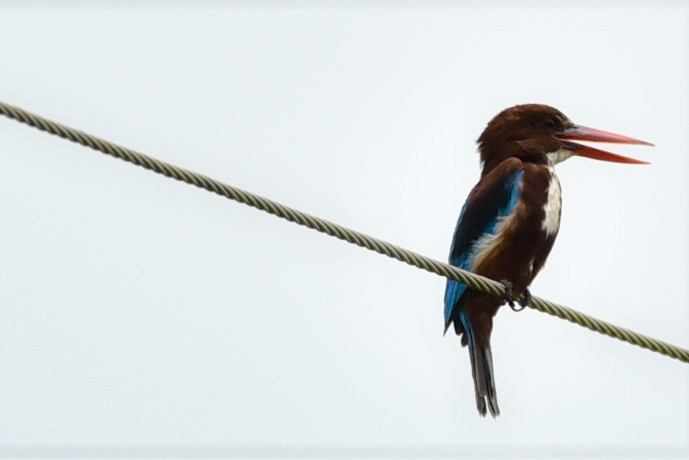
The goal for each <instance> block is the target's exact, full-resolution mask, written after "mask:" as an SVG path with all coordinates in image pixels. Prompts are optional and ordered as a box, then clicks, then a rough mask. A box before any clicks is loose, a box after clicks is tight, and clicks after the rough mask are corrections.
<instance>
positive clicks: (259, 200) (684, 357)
mask: <svg viewBox="0 0 689 460" xmlns="http://www.w3.org/2000/svg"><path fill="white" fill-rule="evenodd" d="M0 113H1V114H2V115H4V116H6V117H8V118H12V119H14V120H17V121H19V122H21V123H25V124H27V125H29V126H32V127H34V128H38V129H40V130H42V131H45V132H47V133H50V134H54V135H56V136H59V137H62V138H64V139H67V140H70V141H72V142H76V143H78V144H81V145H83V146H86V147H90V148H92V149H94V150H97V151H99V152H102V153H105V154H107V155H111V156H113V157H115V158H119V159H121V160H124V161H127V162H129V163H133V164H135V165H137V166H141V167H143V168H146V169H148V170H151V171H153V172H156V173H158V174H162V175H164V176H167V177H170V178H173V179H176V180H179V181H182V182H186V183H187V184H191V185H195V186H196V187H199V188H202V189H205V190H208V191H209V192H213V193H216V194H218V195H221V196H224V197H226V198H229V199H231V200H234V201H238V202H240V203H244V204H246V205H248V206H251V207H254V208H256V209H260V210H262V211H265V212H267V213H269V214H272V215H274V216H278V217H281V218H283V219H286V220H288V221H290V222H294V223H297V224H299V225H303V226H305V227H308V228H312V229H314V230H317V231H319V232H321V233H325V234H326V235H330V236H334V237H336V238H339V239H341V240H344V241H347V242H348V243H352V244H356V245H357V246H361V247H363V248H366V249H369V250H371V251H375V252H377V253H379V254H383V255H386V256H388V257H391V258H393V259H397V260H399V261H402V262H405V263H407V264H409V265H413V266H415V267H418V268H421V269H423V270H426V271H429V272H431V273H435V274H437V275H440V276H444V277H445V278H450V279H454V280H457V281H461V282H462V283H465V284H466V285H468V286H469V287H471V288H472V289H476V290H479V291H481V292H486V293H489V294H493V295H496V296H500V297H504V296H505V288H504V286H503V285H502V284H501V283H498V282H496V281H493V280H490V279H488V278H484V277H482V276H479V275H476V274H474V273H471V272H467V271H464V270H461V269H459V268H457V267H453V266H451V265H448V264H446V263H443V262H440V261H438V260H435V259H432V258H430V257H426V256H423V255H421V254H417V253H415V252H413V251H409V250H407V249H404V248H401V247H399V246H396V245H394V244H390V243H388V242H386V241H383V240H380V239H378V238H374V237H372V236H369V235H366V234H363V233H360V232H357V231H355V230H352V229H349V228H346V227H343V226H340V225H338V224H335V223H333V222H330V221H327V220H325V219H321V218H319V217H316V216H312V215H310V214H307V213H304V212H301V211H298V210H296V209H293V208H290V207H289V206H285V205H283V204H280V203H277V202H275V201H272V200H269V199H267V198H264V197H261V196H258V195H255V194H253V193H250V192H247V191H245V190H241V189H239V188H236V187H233V186H231V185H227V184H224V183H222V182H219V181H217V180H215V179H212V178H210V177H208V176H205V175H203V174H198V173H195V172H193V171H189V170H187V169H184V168H180V167H178V166H174V165H172V164H170V163H166V162H164V161H161V160H157V159H155V158H152V157H149V156H147V155H144V154H143V153H140V152H136V151H134V150H130V149H127V148H125V147H122V146H119V145H117V144H113V143H111V142H108V141H106V140H103V139H100V138H98V137H95V136H92V135H90V134H87V133H84V132H82V131H79V130H76V129H73V128H69V127H67V126H64V125H62V124H60V123H57V122H54V121H51V120H48V119H46V118H43V117H40V116H38V115H35V114H32V113H30V112H27V111H25V110H22V109H20V108H18V107H15V106H12V105H9V104H6V103H4V102H1V101H0ZM517 300H522V301H523V300H524V298H523V296H521V297H520V298H519V299H517ZM529 307H531V308H533V309H535V310H538V311H541V312H544V313H548V314H549V315H552V316H555V317H557V318H560V319H564V320H567V321H569V322H572V323H574V324H578V325H580V326H583V327H585V328H587V329H590V330H592V331H595V332H598V333H601V334H604V335H607V336H610V337H614V338H616V339H619V340H622V341H624V342H627V343H630V344H632V345H636V346H639V347H641V348H646V349H647V350H651V351H654V352H656V353H660V354H663V355H666V356H669V357H671V358H674V359H677V360H680V361H683V362H685V363H689V350H686V349H684V348H681V347H678V346H675V345H672V344H669V343H667V342H663V341H662V340H658V339H654V338H652V337H648V336H645V335H643V334H639V333H637V332H634V331H631V330H629V329H625V328H621V327H619V326H615V325H614V324H611V323H608V322H606V321H602V320H599V319H597V318H594V317H592V316H589V315H586V314H584V313H581V312H578V311H576V310H574V309H571V308H569V307H565V306H563V305H558V304H556V303H553V302H550V301H548V300H545V299H541V298H539V297H536V296H533V297H532V299H531V303H530V304H529Z"/></svg>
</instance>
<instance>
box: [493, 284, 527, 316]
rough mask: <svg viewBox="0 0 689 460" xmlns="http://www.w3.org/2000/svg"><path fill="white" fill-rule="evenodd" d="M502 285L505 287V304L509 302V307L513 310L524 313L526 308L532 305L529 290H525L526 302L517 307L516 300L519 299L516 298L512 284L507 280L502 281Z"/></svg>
mask: <svg viewBox="0 0 689 460" xmlns="http://www.w3.org/2000/svg"><path fill="white" fill-rule="evenodd" d="M500 283H501V284H502V285H503V286H504V287H505V302H507V305H509V306H510V308H511V309H512V310H514V311H522V310H523V309H524V308H526V307H528V306H529V305H531V292H529V289H528V288H527V289H524V301H523V302H518V303H519V306H517V305H515V300H517V299H515V298H514V291H513V285H512V283H511V282H510V281H507V280H501V281H500Z"/></svg>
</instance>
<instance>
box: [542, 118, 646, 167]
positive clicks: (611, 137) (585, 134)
mask: <svg viewBox="0 0 689 460" xmlns="http://www.w3.org/2000/svg"><path fill="white" fill-rule="evenodd" d="M555 137H556V138H557V139H560V140H562V141H563V142H562V147H563V148H565V149H567V150H570V151H571V152H573V153H574V154H576V155H579V156H582V157H586V158H593V159H594V160H602V161H612V162H613V163H628V164H638V165H647V164H650V163H648V162H646V161H641V160H635V159H634V158H629V157H624V156H622V155H617V154H616V153H610V152H606V151H605V150H600V149H596V148H593V147H589V146H587V145H582V144H577V143H576V142H568V140H577V141H591V142H609V143H614V144H638V145H650V146H653V144H651V143H650V142H646V141H640V140H639V139H634V138H631V137H627V136H622V135H620V134H615V133H609V132H607V131H601V130H599V129H593V128H587V127H586V126H577V125H575V126H573V127H571V128H567V129H565V130H564V131H562V132H560V133H558V134H556V135H555Z"/></svg>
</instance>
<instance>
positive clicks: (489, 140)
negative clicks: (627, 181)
mask: <svg viewBox="0 0 689 460" xmlns="http://www.w3.org/2000/svg"><path fill="white" fill-rule="evenodd" d="M572 140H585V141H593V142H611V143H618V144H644V145H653V144H650V143H648V142H644V141H640V140H638V139H633V138H631V137H627V136H621V135H619V134H613V133H609V132H606V131H601V130H598V129H593V128H587V127H585V126H579V125H575V124H574V123H572V121H571V120H570V119H569V118H567V117H566V116H565V115H564V114H563V113H562V112H560V111H559V110H557V109H555V108H553V107H550V106H547V105H543V104H523V105H516V106H514V107H510V108H509V109H505V110H503V111H502V112H500V113H499V114H497V115H496V116H495V117H494V118H493V119H492V120H491V121H490V122H489V123H488V126H486V129H485V130H484V131H483V133H482V134H481V136H480V137H479V138H478V141H477V142H478V148H479V152H480V153H481V163H482V164H483V174H486V173H487V172H488V171H490V170H491V169H493V168H494V167H495V166H497V165H498V164H500V163H501V162H502V161H503V160H505V159H507V158H509V157H517V158H519V159H520V160H522V161H524V162H530V163H536V164H544V165H545V164H550V165H554V164H557V163H559V162H561V161H564V160H566V159H567V158H569V157H571V156H573V155H578V156H583V157H587V158H593V159H596V160H603V161H612V162H617V163H634V164H647V163H646V162H645V161H639V160H635V159H633V158H627V157H623V156H621V155H617V154H614V153H610V152H606V151H604V150H599V149H595V148H593V147H589V146H585V145H581V144H577V143H575V142H571V141H572Z"/></svg>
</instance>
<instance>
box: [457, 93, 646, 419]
mask: <svg viewBox="0 0 689 460" xmlns="http://www.w3.org/2000/svg"><path fill="white" fill-rule="evenodd" d="M575 140H582V141H594V142H610V143H619V144H644V145H653V144H649V143H648V142H644V141H640V140H637V139H632V138H630V137H626V136H621V135H619V134H613V133H609V132H606V131H600V130H597V129H593V128H587V127H584V126H579V125H575V124H574V123H572V122H571V121H570V120H569V118H567V117H566V116H565V115H563V114H562V113H561V112H560V111H559V110H556V109H554V108H552V107H549V106H547V105H541V104H524V105H517V106H515V107H511V108H509V109H506V110H503V111H502V112H500V113H499V114H498V115H497V116H495V118H493V119H492V120H491V121H490V122H489V123H488V126H487V127H486V129H485V130H484V131H483V133H482V134H481V136H480V137H479V138H478V142H477V143H478V150H479V153H480V157H481V165H482V167H483V170H482V171H481V179H480V180H479V182H478V184H476V186H475V187H474V188H473V190H472V191H471V193H470V194H469V197H468V198H467V200H466V203H465V204H464V207H463V208H462V211H461V213H460V215H459V220H458V222H457V227H456V229H455V233H454V238H453V240H452V247H451V249H450V257H449V261H450V264H452V265H454V266H456V267H459V268H462V269H464V270H469V271H471V272H474V273H477V274H479V275H483V276H485V277H488V278H491V279H493V280H496V281H500V282H502V283H503V285H505V288H506V291H507V298H506V299H501V298H499V297H496V296H493V295H490V294H484V293H481V292H479V291H476V290H473V289H471V288H469V287H468V286H467V285H465V284H463V283H460V282H458V281H454V280H448V281H447V287H446V289H445V332H447V329H448V328H449V327H450V325H451V324H454V329H455V332H456V333H457V335H459V336H461V342H462V345H467V344H468V345H469V357H470V360H471V370H472V376H473V378H474V390H475V393H476V405H477V408H478V411H479V414H480V415H481V416H485V415H486V413H487V410H489V411H490V413H491V415H492V416H493V417H495V416H497V415H499V414H500V409H499V408H498V400H497V397H496V393H495V379H494V372H493V358H492V355H491V350H490V336H491V331H492V329H493V316H495V314H496V313H497V311H498V308H499V307H500V306H501V305H502V304H504V303H505V302H507V303H509V304H510V305H511V306H513V307H514V303H513V299H516V298H517V297H519V296H521V295H522V294H524V297H525V298H526V299H527V300H526V302H527V303H528V299H530V297H531V294H530V293H529V291H528V287H529V285H530V284H531V282H532V281H533V279H534V278H535V276H536V275H537V274H538V272H539V271H540V270H541V268H543V264H544V263H545V260H546V258H547V257H548V254H549V253H550V250H551V249H552V247H553V243H554V242H555V237H556V236H557V232H558V230H559V228H560V211H561V204H562V201H561V196H560V193H561V190H560V182H559V181H558V179H557V176H556V175H555V171H554V168H553V167H554V166H555V165H556V164H558V163H560V162H562V161H564V160H566V159H568V158H570V157H572V156H581V157H586V158H593V159H596V160H603V161H612V162H616V163H632V164H646V162H643V161H639V160H634V159H632V158H627V157H623V156H621V155H617V154H614V153H610V152H606V151H604V150H599V149H596V148H593V147H589V146H586V145H582V144H578V143H575V142H572V141H575Z"/></svg>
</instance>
